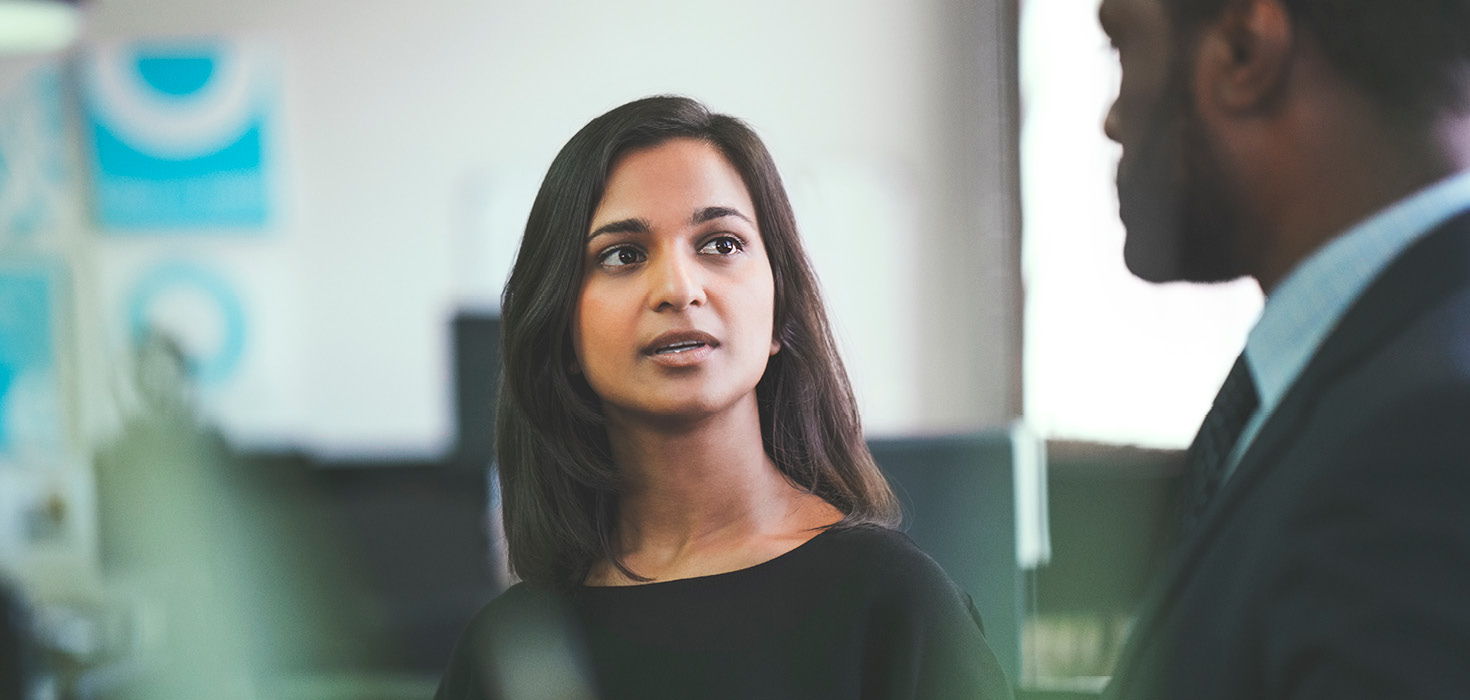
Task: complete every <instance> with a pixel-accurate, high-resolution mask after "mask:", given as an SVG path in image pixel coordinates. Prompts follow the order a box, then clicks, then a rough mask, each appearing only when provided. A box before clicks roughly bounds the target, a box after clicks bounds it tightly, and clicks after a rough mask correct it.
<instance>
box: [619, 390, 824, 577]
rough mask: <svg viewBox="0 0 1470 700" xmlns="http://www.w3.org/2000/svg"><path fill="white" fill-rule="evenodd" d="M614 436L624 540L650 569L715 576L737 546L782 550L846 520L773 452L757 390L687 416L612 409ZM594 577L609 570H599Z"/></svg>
mask: <svg viewBox="0 0 1470 700" xmlns="http://www.w3.org/2000/svg"><path fill="white" fill-rule="evenodd" d="M608 437H609V442H610V444H611V447H612V453H613V459H614V461H616V462H617V464H618V465H619V468H620V469H621V470H622V472H623V475H624V477H625V479H626V481H625V485H624V488H623V490H622V493H621V494H620V496H619V498H618V521H617V522H618V524H617V527H618V532H617V545H616V546H617V547H618V550H619V553H620V555H621V556H622V557H623V558H624V563H626V564H628V565H629V566H630V567H631V568H632V569H633V570H634V571H635V572H638V573H640V574H642V575H644V576H653V577H655V578H660V579H663V578H674V577H680V576H682V575H685V574H689V573H691V572H693V573H716V571H709V570H706V569H710V568H714V569H719V568H721V567H723V566H729V565H731V564H730V559H729V555H730V554H731V553H732V552H734V553H737V554H736V556H737V558H738V557H739V556H747V557H755V558H759V551H758V550H762V549H764V548H765V547H766V545H765V544H762V543H763V542H764V543H770V542H772V541H774V542H775V543H776V545H777V547H776V548H777V549H780V546H779V545H780V544H781V542H783V541H784V540H785V539H790V538H791V537H792V536H793V535H799V533H800V531H802V530H804V529H810V528H814V527H821V526H823V525H829V524H831V523H833V522H836V521H837V520H840V519H841V517H842V515H841V513H840V512H838V511H837V510H836V509H835V508H833V507H832V506H830V505H828V504H827V503H826V502H825V501H822V500H821V499H820V498H818V497H816V496H813V495H811V494H807V493H804V492H802V491H801V490H800V489H798V488H797V487H796V486H794V485H792V484H791V483H790V482H789V481H787V480H786V478H785V477H784V476H783V475H782V474H781V473H780V471H779V470H778V469H777V468H776V465H775V464H774V463H773V462H772V461H771V459H770V457H769V456H768V455H766V452H765V449H764V446H763V444H762V441H761V428H760V415H759V411H758V410H757V407H756V404H755V397H754V395H751V396H750V397H749V400H748V401H742V402H741V403H740V404H737V405H736V406H734V407H732V408H731V409H729V410H728V411H726V412H723V413H721V414H719V415H717V416H711V417H706V418H703V419H701V420H696V421H688V422H680V423H671V422H668V421H650V420H642V419H638V418H636V417H629V416H622V415H615V414H613V413H609V416H608ZM798 543H799V542H798ZM782 551H784V550H782ZM740 552H750V553H749V554H746V555H740V554H739V553H740ZM604 564H609V563H608V562H604ZM600 569H601V572H602V573H604V574H605V573H607V571H608V569H609V567H608V566H603V567H600ZM670 571H672V572H674V575H673V576H668V575H661V574H664V573H666V572H670ZM593 578H606V577H605V576H599V575H598V571H594V576H593Z"/></svg>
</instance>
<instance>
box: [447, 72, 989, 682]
mask: <svg viewBox="0 0 1470 700" xmlns="http://www.w3.org/2000/svg"><path fill="white" fill-rule="evenodd" d="M502 309H503V317H502V329H503V333H504V361H505V373H504V378H503V382H502V387H501V399H500V401H501V402H500V407H499V414H498V415H499V424H498V440H499V444H498V451H499V457H500V460H499V461H500V478H501V486H502V494H503V498H504V511H505V535H506V540H507V544H508V549H509V554H510V561H511V565H512V567H513V568H514V570H515V572H516V573H517V575H519V576H520V578H521V579H522V583H520V584H517V585H516V586H513V587H512V588H511V589H509V590H508V591H506V592H505V594H503V595H502V596H501V597H499V598H497V599H496V600H495V601H492V602H491V603H490V604H489V605H488V606H487V607H486V608H485V609H484V610H483V611H481V613H480V614H479V615H478V616H476V619H475V620H474V621H473V622H472V623H471V625H470V627H469V629H468V630H467V631H466V633H465V636H464V637H463V638H462V639H461V640H460V643H459V645H458V647H457V648H456V651H455V654H454V658H453V659H452V661H451V664H450V667H449V670H448V671H447V673H446V675H445V677H444V679H443V681H442V683H441V685H440V688H439V694H438V697H439V698H442V699H446V700H448V699H459V698H488V697H508V698H521V697H606V698H652V697H670V698H675V697H677V698H715V697H728V698H858V697H862V698H940V697H956V698H959V697H964V698H977V697H986V698H990V697H1008V696H1009V691H1008V690H1007V685H1006V683H1005V679H1004V677H1003V676H1002V674H1001V673H1000V671H999V668H998V667H997V665H996V663H995V659H994V657H993V655H992V654H991V653H990V650H989V649H988V647H986V645H985V641H984V638H983V636H982V634H981V631H980V626H979V622H978V618H977V617H976V616H975V615H974V609H973V607H972V606H970V605H969V604H968V599H967V598H966V597H965V596H964V595H963V594H962V593H960V592H959V591H958V589H957V588H956V587H955V585H954V584H953V583H951V582H950V581H949V579H948V578H947V577H946V576H945V575H944V573H943V572H942V571H941V570H940V569H939V568H938V566H937V565H936V564H935V563H934V562H933V560H931V559H929V558H928V557H927V556H925V555H924V554H923V553H921V552H919V551H918V550H917V549H916V548H915V547H914V546H913V544H912V543H911V542H909V540H908V539H907V538H906V537H904V536H903V535H901V534H898V533H896V532H894V531H893V530H891V529H889V528H890V527H891V526H892V525H893V524H894V523H895V522H896V521H897V519H898V507H897V503H896V501H895V499H894V496H893V493H892V492H891V491H890V490H889V487H888V484H887V483H886V482H885V481H884V479H883V476H882V474H881V473H880V472H879V471H878V469H877V467H876V466H875V465H874V463H873V460H872V457H871V456H870V455H869V454H868V450H867V448H866V446H865V445H864V442H863V437H862V430H861V426H860V424H859V420H858V415H857V411H856V408H855V406H854V401H853V397H852V391H851V389H850V388H849V386H848V382H847V377H846V373H845V371H844V370H843V368H842V363H841V361H840V360H839V359H838V356H837V351H836V348H835V345H834V343H833V340H832V336H831V333H830V331H829V330H828V327H827V320H826V316H825V312H824V311H823V308H822V304H821V300H820V298H819V296H818V293H817V284H816V279H815V277H814V276H813V274H812V271H811V268H810V265H809V263H808V262H807V259H806V255H805V253H804V252H803V251H802V248H801V243H800V241H799V239H798V238H797V233H796V224H795V220H794V217H793V215H792V211H791V205H790V203H789V202H788V200H787V198H786V193H785V191H784V190H783V188H782V185H781V179H780V176H779V175H778V174H777V172H776V168H775V165H774V163H772V161H771V158H770V155H769V153H767V151H766V149H765V147H764V146H763V145H762V144H761V142H760V140H759V139H758V138H757V137H756V136H755V134H754V133H753V132H752V131H751V130H750V129H749V127H747V126H746V125H745V124H743V123H742V122H740V121H738V120H736V119H734V118H731V117H728V116H724V115H718V114H710V113H709V112H708V111H707V110H706V109H705V108H704V107H703V106H702V105H700V104H699V103H697V102H695V101H693V100H689V99H686V98H680V97H652V98H647V99H642V100H638V101H635V102H632V103H629V104H626V105H623V106H621V107H618V108H616V109H614V110H612V111H611V112H608V113H607V114H604V115H602V116H601V117H598V118H597V119H594V120H593V121H592V122H591V123H589V124H588V125H587V126H586V127H584V128H583V129H582V130H581V131H580V132H578V133H577V135H576V136H574V137H572V140H571V141H570V142H568V143H567V145H566V146H565V147H564V148H563V149H562V150H561V152H560V153H559V154H558V155H557V157H556V159H555V160H554V161H553V162H552V165H551V168H550V170H549V171H548V173H547V175H546V179H545V181H544V182H543V183H542V186H541V190H540V192H539V193H538V194H537V196H536V201H535V204H534V205H533V206H532V209H531V215H530V219H529V221H528V222H527V224H526V232H525V236H524V238H523V239H522V241H521V248H520V252H519V254H518V256H517V258H516V263H515V267H514V269H513V270H512V273H511V277H510V281H509V282H508V283H507V285H506V289H505V294H504V299H503V303H502ZM548 684H551V685H548Z"/></svg>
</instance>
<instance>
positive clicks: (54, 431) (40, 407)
mask: <svg viewBox="0 0 1470 700" xmlns="http://www.w3.org/2000/svg"><path fill="white" fill-rule="evenodd" d="M58 269H59V268H58V267H57V266H56V265H48V264H43V263H38V264H23V263H6V264H0V458H7V457H16V456H19V455H22V454H29V453H32V452H34V451H35V450H37V449H40V450H53V449H59V448H60V446H61V440H62V430H63V428H62V426H63V425H64V420H63V418H62V414H61V385H60V381H59V378H58V374H57V348H56V336H57V327H58V325H59V324H58V322H57V316H58V311H59V309H60V304H59V303H58V295H59V292H58V287H59V282H58V280H59V278H60V274H59V272H58Z"/></svg>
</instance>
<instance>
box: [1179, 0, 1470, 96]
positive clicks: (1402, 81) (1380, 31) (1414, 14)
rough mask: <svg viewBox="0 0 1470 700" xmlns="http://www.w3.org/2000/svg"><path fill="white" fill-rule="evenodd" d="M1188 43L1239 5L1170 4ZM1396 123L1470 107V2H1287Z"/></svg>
mask: <svg viewBox="0 0 1470 700" xmlns="http://www.w3.org/2000/svg"><path fill="white" fill-rule="evenodd" d="M1163 1H1164V2H1165V4H1167V5H1168V6H1169V8H1170V11H1171V14H1172V20H1173V23H1174V28H1175V30H1176V31H1177V32H1178V34H1179V36H1180V37H1181V38H1183V39H1185V40H1186V41H1190V40H1192V37H1193V35H1194V33H1195V32H1196V31H1197V30H1198V29H1199V28H1200V27H1201V26H1202V25H1203V24H1204V23H1206V22H1208V21H1209V20H1211V19H1213V18H1215V17H1218V16H1219V14H1220V13H1221V12H1222V11H1223V10H1224V9H1225V8H1226V7H1227V6H1228V5H1229V3H1231V2H1234V1H1236V0H1163ZM1281 3H1282V5H1284V6H1285V7H1286V8H1287V10H1288V11H1289V12H1290V13H1291V16H1292V19H1293V21H1295V22H1296V25H1297V26H1298V27H1299V28H1300V29H1301V30H1302V31H1305V32H1307V33H1310V34H1311V35H1312V36H1313V37H1315V38H1316V39H1317V40H1318V41H1319V42H1320V43H1321V45H1322V50H1323V51H1324V52H1325V53H1326V55H1327V58H1328V60H1329V61H1331V63H1332V64H1333V65H1334V66H1335V67H1336V68H1337V70H1339V71H1341V73H1342V74H1343V75H1344V76H1345V77H1346V78H1347V79H1348V80H1350V81H1352V82H1354V83H1356V84H1357V85H1358V86H1359V87H1361V88H1362V89H1363V90H1364V91H1365V92H1366V93H1367V94H1368V95H1369V96H1370V97H1371V98H1372V99H1373V100H1374V101H1375V102H1377V103H1378V104H1379V105H1380V106H1381V107H1383V108H1384V111H1385V113H1386V114H1388V115H1390V116H1391V117H1392V118H1394V119H1395V120H1405V121H1408V122H1409V123H1422V122H1423V121H1424V120H1427V119H1430V118H1432V117H1436V116H1439V115H1442V114H1445V113H1447V112H1463V111H1466V110H1467V109H1470V0H1281Z"/></svg>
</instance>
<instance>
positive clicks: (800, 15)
mask: <svg viewBox="0 0 1470 700" xmlns="http://www.w3.org/2000/svg"><path fill="white" fill-rule="evenodd" d="M1002 4H1004V0H973V1H971V0H910V1H904V2H900V1H897V0H810V1H806V0H751V1H749V2H745V3H738V4H737V3H712V2H689V1H688V0H660V1H656V2H645V3H636V4H635V3H596V2H520V3H510V2H471V1H469V0H416V1H415V2H401V1H390V0H353V1H350V2H349V1H347V0H335V1H331V2H327V1H317V2H308V1H304V0H251V1H250V2H238V1H237V0H194V1H192V2H191V1H186V0H98V1H97V2H94V3H92V4H91V5H90V6H89V22H88V26H87V28H86V30H85V40H86V41H89V42H97V41H112V40H127V39H131V38H139V37H160V36H176V35H184V36H201V35H203V36H209V35H223V36H228V37H232V38H239V39H246V40H254V41H259V42H261V43H263V44H264V45H266V46H268V47H273V48H274V49H275V50H276V51H277V52H278V53H279V56H280V59H281V61H280V63H281V66H282V69H283V91H284V92H283V96H282V97H283V109H284V119H283V124H282V127H283V130H282V131H281V133H280V134H278V136H279V143H280V145H281V146H282V147H283V148H284V151H283V156H284V159H283V161H282V162H281V165H282V166H284V169H285V172H284V175H285V177H286V180H285V182H286V183H287V185H288V187H287V189H286V201H285V217H284V218H283V219H282V225H281V226H280V230H279V231H278V232H277V235H276V236H275V237H274V238H272V239H271V240H269V241H267V242H266V243H264V244H246V245H267V246H272V247H274V249H276V250H278V251H284V253H285V257H287V258H288V259H290V260H291V261H292V263H291V265H290V267H291V269H292V271H293V272H292V274H294V275H296V276H297V279H296V284H295V287H296V289H297V290H298V291H297V293H298V294H299V299H298V301H297V303H295V304H293V308H292V313H293V314H294V317H293V318H289V319H288V318H285V317H284V316H283V317H281V318H279V319H277V322H279V323H281V324H287V325H289V331H290V332H289V333H288V334H287V335H289V336H290V337H293V338H295V342H294V346H295V348H296V350H297V354H296V355H295V356H294V357H293V358H292V361H293V363H294V367H293V368H292V369H291V375H292V376H294V377H297V378H299V379H297V380H295V381H299V387H298V388H297V389H296V391H295V392H294V394H295V397H294V398H293V399H291V400H289V401H287V400H282V401H281V402H282V403H283V404H289V405H281V406H279V407H278V410H279V413H278V414H276V415H277V417H278V418H279V420H277V421H276V423H278V424H279V425H280V426H281V429H282V430H297V431H298V433H299V434H297V435H295V436H285V437H287V438H288V439H299V440H300V441H302V442H304V443H305V444H306V445H307V446H309V447H310V448H312V449H314V450H317V451H320V452H325V453H331V454H339V455H340V454H364V453H381V452H394V453H418V454H427V453H433V452H435V451H437V450H440V449H443V448H444V447H446V446H447V443H448V441H449V440H450V439H451V430H452V416H451V415H450V410H451V393H450V391H451V389H450V386H449V377H448V374H447V367H448V364H447V363H448V356H449V347H448V342H447V341H448V335H447V323H446V321H447V319H448V317H449V315H450V314H451V313H452V311H453V309H454V308H455V306H456V305H457V304H463V303H471V304H474V303H480V304H490V303H493V298H494V296H495V294H496V293H497V292H498V288H499V285H500V283H501V282H502V281H503V279H504V275H505V270H506V268H507V267H508V265H509V256H510V254H511V252H513V250H514V246H515V242H516V239H517V238H518V236H519V232H520V227H521V226H522V225H523V223H524V216H525V213H526V211H527V210H528V209H529V203H530V197H531V195H532V194H533V192H534V188H535V187H536V185H537V184H538V182H539V178H540V176H541V174H542V173H544V171H545V169H546V167H547V165H548V164H549V163H550V160H551V158H552V156H553V155H554V154H555V152H556V150H557V149H558V148H560V146H561V145H562V144H563V143H564V142H565V141H566V139H567V138H568V137H570V136H571V134H572V133H573V132H575V131H576V130H577V129H578V128H579V127H580V126H581V125H583V124H584V123H586V122H587V121H588V120H589V119H591V118H592V117H594V116H596V115H597V114H600V113H601V112H603V111H605V110H607V109H609V108H611V107H613V106H615V105H617V104H620V103H622V102H625V101H627V100H630V99H633V98H636V97H640V96H643V95H647V94H652V93H661V92H675V93H683V94H688V95H691V96H694V97H696V98H699V99H701V100H704V101H705V102H706V103H707V104H709V105H710V106H711V107H712V108H713V109H715V110H717V111H722V112H727V113H731V114H734V115H736V116H739V117H742V118H744V119H746V120H747V121H749V122H751V123H752V124H753V125H754V126H755V127H756V129H757V131H758V132H759V133H760V134H761V135H762V136H763V137H764V138H765V140H766V141H767V143H768V145H769V146H770V148H771V150H772V151H773V153H774V155H775V157H776V160H777V163H778V165H779V166H780V167H781V168H782V170H783V172H784V173H785V176H786V178H787V181H788V185H789V188H790V189H791V191H792V195H793V197H794V198H795V200H796V203H797V207H798V216H799V218H800V221H801V222H802V223H803V227H804V232H805V235H806V236H807V240H808V246H809V250H810V253H811V255H812V256H813V258H814V259H815V260H816V263H817V265H818V271H819V274H820V275H821V277H822V280H823V284H824V287H825V289H826V293H827V300H828V304H829V309H830V312H831V314H832V316H833V319H834V322H835V325H836V327H837V329H838V331H839V333H840V340H841V342H842V345H843V348H844V351H845V358H846V361H847V364H848V367H849V371H850V372H851V374H852V375H853V379H854V382H855V384H856V388H857V392H858V394H859V399H860V401H861V403H862V406H863V410H864V415H865V419H866V421H867V425H868V427H869V430H870V432H872V433H888V434H892V433H910V432H937V431H949V430H960V429H967V428H973V427H979V426H982V425H987V424H999V423H1003V422H1006V421H1008V420H1009V419H1010V418H1011V417H1013V415H1014V414H1015V413H1016V412H1017V411H1018V409H1019V407H1018V406H1017V405H1015V400H1014V399H1013V398H1012V395H1013V388H1012V387H1013V385H1014V382H1015V381H1016V378H1015V376H1014V374H1015V368H1017V367H1018V366H1019V358H1018V357H1017V353H1016V349H1015V348H1016V346H1017V340H1016V333H1017V328H1018V321H1017V320H1016V319H1017V316H1018V308H1019V300H1018V299H1017V298H1016V297H1017V288H1018V283H1017V281H1016V274H1017V273H1016V270H1015V263H1014V258H1015V256H1016V253H1015V245H1016V241H1015V240H1013V235H1012V233H1011V227H1012V226H1013V222H1012V221H1011V216H1010V214H1009V212H1010V206H1011V205H1010V203H1011V201H1012V199H1011V197H1012V196H1013V194H1012V193H1011V192H1012V191H1011V190H1010V189H1008V188H1009V187H1011V186H1012V183H1010V182H1009V176H1008V175H1007V171H1006V169H1007V167H1008V166H1007V165H1006V163H1007V162H1008V157H1006V156H1005V154H1006V153H1007V150H1006V149H1007V148H1008V145H1007V144H1008V137H1006V136H1005V130H1004V128H1003V126H1002V125H1003V124H1004V123H1005V122H1004V120H1003V118H1002V114H1001V112H1002V102H1003V100H1002V96H1003V95H1004V90H1003V88H1004V84H1005V83H1004V81H1003V79H1002V76H1003V72H1004V71H1005V70H1008V69H1009V65H1008V63H1007V62H1005V61H1001V60H998V59H999V56H1000V52H1001V50H1002V49H1001V47H1003V46H1004V45H1005V44H1004V43H1003V42H1000V41H999V37H1000V36H1001V34H1000V32H1001V31H1002V29H1001V26H1000V25H1001V23H1000V20H999V19H998V18H999V16H1000V15H999V11H998V9H997V8H998V7H999V6H1000V5H1002Z"/></svg>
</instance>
